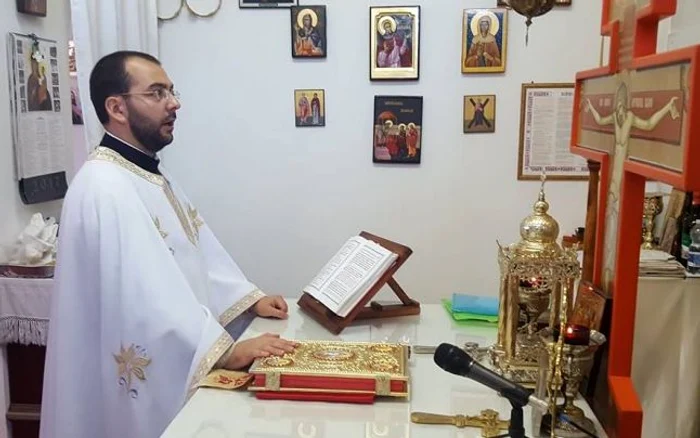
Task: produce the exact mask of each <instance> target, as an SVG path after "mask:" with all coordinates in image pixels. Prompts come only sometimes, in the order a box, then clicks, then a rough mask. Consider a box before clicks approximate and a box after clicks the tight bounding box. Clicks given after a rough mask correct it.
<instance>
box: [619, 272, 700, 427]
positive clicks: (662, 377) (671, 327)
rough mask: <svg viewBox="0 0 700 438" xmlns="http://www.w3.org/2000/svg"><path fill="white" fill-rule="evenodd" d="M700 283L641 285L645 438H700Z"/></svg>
mask: <svg viewBox="0 0 700 438" xmlns="http://www.w3.org/2000/svg"><path fill="white" fill-rule="evenodd" d="M698 311H700V279H690V278H688V279H681V278H649V277H642V278H640V279H639V286H638V290H637V313H636V318H635V330H634V350H633V353H632V382H633V383H634V387H635V389H636V390H637V394H638V395H639V399H640V402H641V404H642V408H643V410H644V420H643V424H642V437H643V438H647V437H648V438H656V437H673V438H697V437H700V418H698V413H699V412H700V372H699V371H698V367H699V366H700V342H698V339H700V318H698V316H697V313H698Z"/></svg>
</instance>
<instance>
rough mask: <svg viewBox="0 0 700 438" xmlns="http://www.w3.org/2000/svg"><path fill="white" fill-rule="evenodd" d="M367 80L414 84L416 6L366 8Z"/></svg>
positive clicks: (417, 27)
mask: <svg viewBox="0 0 700 438" xmlns="http://www.w3.org/2000/svg"><path fill="white" fill-rule="evenodd" d="M369 14H370V61H369V65H370V69H369V77H370V80H417V79H418V77H419V68H418V67H419V66H418V64H419V58H420V57H419V53H420V41H419V40H420V6H407V7H370V10H369Z"/></svg>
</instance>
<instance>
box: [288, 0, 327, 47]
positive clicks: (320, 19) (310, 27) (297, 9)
mask: <svg viewBox="0 0 700 438" xmlns="http://www.w3.org/2000/svg"><path fill="white" fill-rule="evenodd" d="M290 15H291V27H292V57H293V58H325V57H326V54H327V50H328V49H327V39H326V7H325V6H292V8H291V14H290Z"/></svg>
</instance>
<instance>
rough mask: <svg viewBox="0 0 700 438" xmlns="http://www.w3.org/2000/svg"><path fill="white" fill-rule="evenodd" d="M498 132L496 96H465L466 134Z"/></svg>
mask: <svg viewBox="0 0 700 438" xmlns="http://www.w3.org/2000/svg"><path fill="white" fill-rule="evenodd" d="M495 131H496V96H495V95H493V94H480V95H472V96H464V133H465V134H469V133H472V132H495Z"/></svg>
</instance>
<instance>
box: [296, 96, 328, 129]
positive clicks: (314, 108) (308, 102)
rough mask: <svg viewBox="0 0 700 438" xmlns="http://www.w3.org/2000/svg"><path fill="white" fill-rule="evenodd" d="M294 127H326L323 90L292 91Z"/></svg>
mask: <svg viewBox="0 0 700 438" xmlns="http://www.w3.org/2000/svg"><path fill="white" fill-rule="evenodd" d="M294 107H295V108H294V112H295V116H294V120H295V121H296V126H298V127H303V126H326V94H325V92H324V90H320V89H319V90H314V89H304V90H294Z"/></svg>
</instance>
